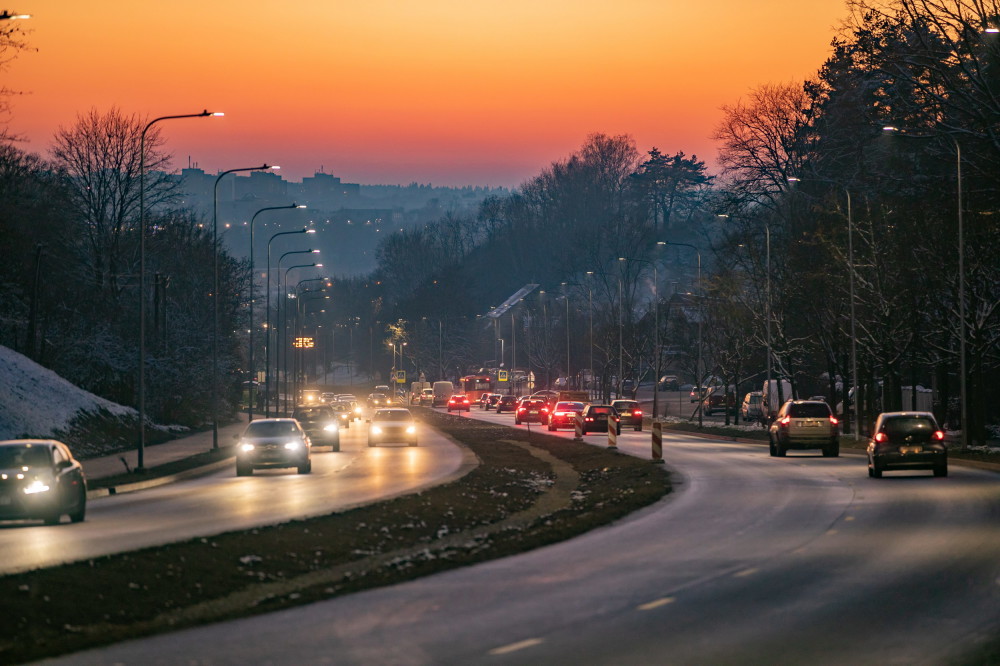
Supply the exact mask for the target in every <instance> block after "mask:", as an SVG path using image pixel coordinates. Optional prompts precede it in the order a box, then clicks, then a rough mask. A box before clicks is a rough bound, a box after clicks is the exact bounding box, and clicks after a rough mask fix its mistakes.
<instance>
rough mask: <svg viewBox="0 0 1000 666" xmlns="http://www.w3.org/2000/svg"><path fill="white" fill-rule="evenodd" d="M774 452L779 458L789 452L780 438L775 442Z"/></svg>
mask: <svg viewBox="0 0 1000 666" xmlns="http://www.w3.org/2000/svg"><path fill="white" fill-rule="evenodd" d="M774 452H775V454H776V455H777V456H778V457H779V458H784V457H785V456H786V455H787V454H788V449H787V448H786V447H785V446H783V445H782V443H781V440H780V439H779V440H778V441H777V442H775V443H774Z"/></svg>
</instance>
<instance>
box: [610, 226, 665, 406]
mask: <svg viewBox="0 0 1000 666" xmlns="http://www.w3.org/2000/svg"><path fill="white" fill-rule="evenodd" d="M656 244H657V245H666V241H657V243H656ZM619 261H634V262H637V263H640V264H646V265H647V266H650V267H651V268H652V269H653V354H654V362H653V373H654V374H655V376H654V377H653V418H654V419H655V418H656V416H657V414H658V413H659V406H660V402H659V391H657V390H656V385H657V382H658V381H659V378H660V294H659V286H658V284H659V279H658V276H657V271H656V264H655V263H654V262H652V261H648V260H646V259H631V258H628V257H619ZM636 389H638V386H636Z"/></svg>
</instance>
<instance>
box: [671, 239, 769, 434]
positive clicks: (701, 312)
mask: <svg viewBox="0 0 1000 666" xmlns="http://www.w3.org/2000/svg"><path fill="white" fill-rule="evenodd" d="M661 244H662V245H677V246H679V247H688V248H691V249H692V250H694V252H695V254H696V255H697V257H698V291H699V292H700V291H701V290H702V284H701V250H699V249H698V248H697V247H695V246H694V245H691V244H690V243H675V242H673V241H657V245H661ZM767 257H768V265H769V266H770V263H771V233H770V231H769V232H768V234H767ZM704 296H705V295H704V294H699V306H698V310H699V314H698V361H697V368H696V372H697V374H698V378H697V385H696V386H695V389H696V390H698V389H701V380H702V372H703V370H702V367H701V365H702V358H701V348H702V339H701V325H702V320H703V319H704V318H705V311H704V307H705V297H704ZM767 315H768V316H767V364H768V365H767V367H768V379H770V378H771V369H770V368H771V271H770V270H768V274H767ZM699 393H700V391H699ZM703 411H704V409H703V407H702V405H701V404H699V406H698V427H699V428H701V427H702V425H704V422H703V418H702V417H703Z"/></svg>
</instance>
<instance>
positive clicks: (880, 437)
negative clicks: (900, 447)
mask: <svg viewBox="0 0 1000 666" xmlns="http://www.w3.org/2000/svg"><path fill="white" fill-rule="evenodd" d="M888 439H889V437H888V436H887V435H886V434H885V433H884V432H877V433H875V441H876V442H877V443H879V444H881V443H883V442H885V441H887V440H888Z"/></svg>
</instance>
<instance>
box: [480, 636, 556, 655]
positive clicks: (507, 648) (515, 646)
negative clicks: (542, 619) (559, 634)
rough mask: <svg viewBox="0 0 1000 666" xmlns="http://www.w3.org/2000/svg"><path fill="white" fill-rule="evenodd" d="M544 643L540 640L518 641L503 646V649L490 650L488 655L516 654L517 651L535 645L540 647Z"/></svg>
mask: <svg viewBox="0 0 1000 666" xmlns="http://www.w3.org/2000/svg"><path fill="white" fill-rule="evenodd" d="M544 642H545V641H544V640H542V639H541V638H529V639H528V640H526V641H518V642H517V643H511V644H509V645H504V646H503V647H498V648H493V649H492V650H490V652H489V653H490V654H496V655H499V654H510V653H511V652H517V651H518V650H524V649H527V648H530V647H534V646H536V645H541V644H542V643H544Z"/></svg>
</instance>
